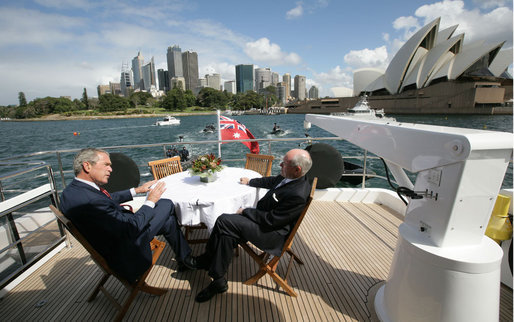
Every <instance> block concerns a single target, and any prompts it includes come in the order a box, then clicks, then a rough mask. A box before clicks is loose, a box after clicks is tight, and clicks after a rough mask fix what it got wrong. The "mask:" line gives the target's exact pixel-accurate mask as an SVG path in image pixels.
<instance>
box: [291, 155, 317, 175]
mask: <svg viewBox="0 0 514 322" xmlns="http://www.w3.org/2000/svg"><path fill="white" fill-rule="evenodd" d="M298 150H299V153H296V154H295V155H294V156H293V158H292V159H291V160H290V162H291V165H292V166H295V167H300V168H301V169H302V176H304V175H305V174H306V173H307V172H309V170H310V169H311V167H312V159H311V155H310V153H309V152H308V151H306V150H301V149H298Z"/></svg>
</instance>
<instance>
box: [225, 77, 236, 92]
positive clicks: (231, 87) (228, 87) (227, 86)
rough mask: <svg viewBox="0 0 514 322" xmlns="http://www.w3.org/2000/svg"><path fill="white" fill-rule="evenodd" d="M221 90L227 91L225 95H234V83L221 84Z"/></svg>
mask: <svg viewBox="0 0 514 322" xmlns="http://www.w3.org/2000/svg"><path fill="white" fill-rule="evenodd" d="M223 88H224V90H226V91H227V93H232V94H235V93H236V82H235V81H233V80H232V81H226V82H225V83H224V84H223Z"/></svg>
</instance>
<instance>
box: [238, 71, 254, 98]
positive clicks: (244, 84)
mask: <svg viewBox="0 0 514 322" xmlns="http://www.w3.org/2000/svg"><path fill="white" fill-rule="evenodd" d="M236 89H237V92H238V93H244V92H246V91H252V90H253V65H236Z"/></svg>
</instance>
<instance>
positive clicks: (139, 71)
mask: <svg viewBox="0 0 514 322" xmlns="http://www.w3.org/2000/svg"><path fill="white" fill-rule="evenodd" d="M144 63H145V59H144V58H143V55H141V52H138V53H137V56H136V57H134V59H132V74H133V75H134V89H138V88H140V89H144V88H141V84H142V80H143V65H144Z"/></svg>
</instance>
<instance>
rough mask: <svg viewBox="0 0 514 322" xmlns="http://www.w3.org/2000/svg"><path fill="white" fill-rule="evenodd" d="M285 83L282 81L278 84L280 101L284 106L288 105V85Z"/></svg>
mask: <svg viewBox="0 0 514 322" xmlns="http://www.w3.org/2000/svg"><path fill="white" fill-rule="evenodd" d="M283 84H284V83H282V82H279V83H278V84H277V98H278V103H279V104H280V105H282V106H284V105H286V87H285V86H284V85H283Z"/></svg>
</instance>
